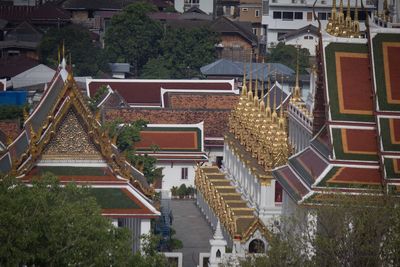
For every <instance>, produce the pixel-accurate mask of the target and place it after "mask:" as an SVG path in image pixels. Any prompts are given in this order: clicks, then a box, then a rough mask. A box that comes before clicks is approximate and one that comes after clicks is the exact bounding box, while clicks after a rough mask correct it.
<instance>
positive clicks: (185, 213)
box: [170, 200, 212, 267]
mask: <svg viewBox="0 0 400 267" xmlns="http://www.w3.org/2000/svg"><path fill="white" fill-rule="evenodd" d="M170 207H171V209H172V214H173V223H172V228H174V229H175V231H176V235H175V238H177V239H180V240H181V241H182V242H183V249H180V250H177V251H180V252H183V267H195V266H197V265H198V264H199V253H200V252H209V251H210V243H209V240H210V239H211V238H212V230H211V227H210V225H209V224H208V223H207V221H206V220H205V218H204V217H203V215H202V214H201V212H200V210H199V209H198V208H197V206H196V204H195V201H194V200H172V201H171V202H170Z"/></svg>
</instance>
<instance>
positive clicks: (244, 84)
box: [242, 62, 247, 96]
mask: <svg viewBox="0 0 400 267" xmlns="http://www.w3.org/2000/svg"><path fill="white" fill-rule="evenodd" d="M242 95H243V96H245V95H247V87H246V62H244V63H243V85H242Z"/></svg>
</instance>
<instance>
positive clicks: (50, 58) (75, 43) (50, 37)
mask: <svg viewBox="0 0 400 267" xmlns="http://www.w3.org/2000/svg"><path fill="white" fill-rule="evenodd" d="M62 42H64V47H65V53H66V55H65V56H66V57H69V53H71V60H72V63H73V65H74V73H75V75H77V76H95V75H97V74H98V73H99V71H100V70H107V64H106V62H105V59H104V56H103V55H102V51H101V49H100V48H99V47H97V46H96V45H95V44H94V43H93V42H92V39H91V38H90V32H89V30H87V29H86V28H83V27H81V26H79V25H75V24H73V25H69V26H66V27H63V28H60V29H57V28H51V29H50V30H48V31H47V32H46V34H45V35H44V36H43V38H42V41H41V42H40V45H39V55H40V61H41V62H42V63H44V64H46V65H49V66H51V67H53V68H55V67H56V66H57V64H58V48H60V46H61V44H62Z"/></svg>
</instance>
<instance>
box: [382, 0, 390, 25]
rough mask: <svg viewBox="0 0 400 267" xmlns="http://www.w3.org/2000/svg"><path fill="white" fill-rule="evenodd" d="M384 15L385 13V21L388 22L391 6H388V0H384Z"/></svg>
mask: <svg viewBox="0 0 400 267" xmlns="http://www.w3.org/2000/svg"><path fill="white" fill-rule="evenodd" d="M382 15H383V21H385V22H387V21H388V18H389V16H388V15H389V8H388V2H387V0H384V1H383V10H382Z"/></svg>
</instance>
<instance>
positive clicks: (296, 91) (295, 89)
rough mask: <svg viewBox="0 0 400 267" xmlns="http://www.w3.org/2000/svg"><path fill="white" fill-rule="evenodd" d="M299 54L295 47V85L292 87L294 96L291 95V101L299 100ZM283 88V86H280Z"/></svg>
mask: <svg viewBox="0 0 400 267" xmlns="http://www.w3.org/2000/svg"><path fill="white" fill-rule="evenodd" d="M299 54H300V49H299V47H297V59H296V60H297V63H296V85H295V87H294V95H293V100H294V101H299V100H300V97H301V95H300V93H301V91H300V90H301V89H300V85H299V57H300V56H299ZM282 86H283V85H282Z"/></svg>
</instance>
